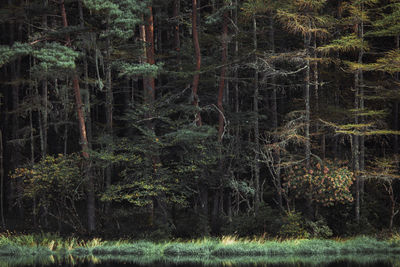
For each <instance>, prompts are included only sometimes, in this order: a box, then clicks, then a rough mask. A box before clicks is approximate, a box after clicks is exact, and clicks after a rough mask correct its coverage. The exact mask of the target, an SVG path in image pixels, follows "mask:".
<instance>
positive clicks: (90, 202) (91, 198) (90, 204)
mask: <svg viewBox="0 0 400 267" xmlns="http://www.w3.org/2000/svg"><path fill="white" fill-rule="evenodd" d="M60 5H61V6H60V7H61V16H62V21H63V27H64V28H66V27H68V20H67V14H66V11H65V6H64V1H62V2H61V4H60ZM65 40H66V45H70V44H71V39H70V36H69V35H68V34H67V35H66V37H65ZM73 88H74V94H75V105H76V112H77V114H78V122H79V134H80V137H81V147H82V156H83V158H84V161H85V170H84V171H85V172H86V173H85V175H86V177H87V180H88V181H87V191H88V196H87V219H88V232H89V234H92V233H93V232H94V231H95V230H96V217H95V192H94V181H93V176H92V175H91V173H90V162H89V160H90V159H89V153H88V139H87V134H86V125H85V117H84V113H83V104H82V97H81V92H80V87H79V78H78V74H77V73H76V70H75V73H74V76H73Z"/></svg>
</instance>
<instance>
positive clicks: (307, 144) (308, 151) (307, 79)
mask: <svg viewBox="0 0 400 267" xmlns="http://www.w3.org/2000/svg"><path fill="white" fill-rule="evenodd" d="M310 44H311V33H307V34H306V35H305V36H304V46H305V49H306V74H305V90H304V102H305V109H306V112H305V129H304V132H305V156H306V169H307V171H308V170H310V168H311V140H310ZM306 200H307V213H308V217H309V218H313V216H314V211H313V206H312V196H311V195H307V196H306Z"/></svg>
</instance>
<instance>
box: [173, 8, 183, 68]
mask: <svg viewBox="0 0 400 267" xmlns="http://www.w3.org/2000/svg"><path fill="white" fill-rule="evenodd" d="M180 6H181V1H180V0H174V11H173V18H174V22H175V26H174V43H175V44H174V46H175V51H176V53H177V55H176V56H177V59H178V66H179V67H178V68H179V69H180V70H181V68H182V66H181V65H182V62H181V39H180V21H179V12H180Z"/></svg>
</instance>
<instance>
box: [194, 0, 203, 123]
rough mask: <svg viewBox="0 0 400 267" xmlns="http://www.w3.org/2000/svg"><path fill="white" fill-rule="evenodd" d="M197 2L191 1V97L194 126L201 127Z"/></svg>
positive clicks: (195, 0)
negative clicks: (194, 109)
mask: <svg viewBox="0 0 400 267" xmlns="http://www.w3.org/2000/svg"><path fill="white" fill-rule="evenodd" d="M197 20H198V19H197V0H192V35H193V46H194V50H195V57H196V69H195V74H194V76H193V83H192V97H193V105H194V106H195V108H196V109H197V110H196V117H195V120H196V125H197V126H201V125H202V122H201V115H200V111H199V97H198V95H197V91H198V88H199V80H200V67H201V54H200V44H199V34H198V31H197Z"/></svg>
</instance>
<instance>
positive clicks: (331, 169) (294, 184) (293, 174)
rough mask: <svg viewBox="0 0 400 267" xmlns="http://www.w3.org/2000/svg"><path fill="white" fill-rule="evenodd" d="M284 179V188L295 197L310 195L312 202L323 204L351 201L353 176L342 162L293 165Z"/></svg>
mask: <svg viewBox="0 0 400 267" xmlns="http://www.w3.org/2000/svg"><path fill="white" fill-rule="evenodd" d="M285 180H286V181H285V183H284V188H286V190H288V191H291V192H292V193H293V194H294V196H295V198H301V197H304V196H307V197H311V199H312V201H313V202H316V203H318V204H321V205H323V206H333V205H334V204H335V203H337V202H341V203H346V202H352V201H353V196H352V195H351V191H350V187H351V185H352V184H353V181H354V176H353V173H352V172H351V171H350V170H349V169H348V168H347V167H345V166H343V165H342V164H335V163H333V162H331V161H328V160H326V161H325V162H316V163H314V164H311V168H310V169H306V168H305V167H300V166H294V167H293V168H292V169H291V170H290V171H289V173H288V175H287V176H286V177H285ZM288 193H289V192H288Z"/></svg>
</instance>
